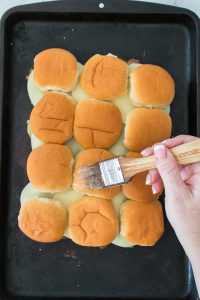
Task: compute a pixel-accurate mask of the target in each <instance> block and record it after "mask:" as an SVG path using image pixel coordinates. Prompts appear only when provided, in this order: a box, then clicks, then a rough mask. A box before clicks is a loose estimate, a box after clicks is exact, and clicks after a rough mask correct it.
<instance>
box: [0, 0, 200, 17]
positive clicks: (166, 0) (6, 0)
mask: <svg viewBox="0 0 200 300" xmlns="http://www.w3.org/2000/svg"><path fill="white" fill-rule="evenodd" d="M45 1H46V0H0V18H1V16H2V14H3V13H4V12H5V11H6V10H7V9H9V8H10V7H13V6H16V5H22V4H29V3H36V2H45ZM48 1H54V0H48ZM80 1H84V0H80ZM136 1H137V0H136ZM140 1H146V2H154V3H161V4H168V5H175V6H179V7H184V8H188V9H190V10H192V11H194V12H195V13H196V14H197V15H198V16H199V17H200V0H152V1H151V0H140ZM99 2H103V0H100V1H99Z"/></svg>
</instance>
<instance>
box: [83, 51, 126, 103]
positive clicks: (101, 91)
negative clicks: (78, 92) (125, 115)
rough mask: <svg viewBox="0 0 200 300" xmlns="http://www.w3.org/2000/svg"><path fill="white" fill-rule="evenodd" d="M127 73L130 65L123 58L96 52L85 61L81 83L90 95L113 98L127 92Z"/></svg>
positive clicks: (106, 98)
mask: <svg viewBox="0 0 200 300" xmlns="http://www.w3.org/2000/svg"><path fill="white" fill-rule="evenodd" d="M127 74H128V65H127V63H125V62H124V61H123V60H121V59H119V58H117V57H112V56H108V55H99V54H96V55H94V56H92V57H91V58H90V59H89V60H88V61H87V62H86V63H85V65H84V67H83V70H82V73H81V78H80V84H81V87H82V89H83V90H84V91H85V92H86V93H87V94H88V95H89V96H90V97H94V98H97V99H99V100H111V99H115V98H119V97H122V96H123V95H125V94H126V91H127Z"/></svg>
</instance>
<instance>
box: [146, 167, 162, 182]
mask: <svg viewBox="0 0 200 300" xmlns="http://www.w3.org/2000/svg"><path fill="white" fill-rule="evenodd" d="M160 179H161V178H160V175H159V173H158V170H156V169H153V170H150V171H149V173H148V174H147V177H146V184H147V185H152V184H153V183H155V182H156V181H158V180H160Z"/></svg>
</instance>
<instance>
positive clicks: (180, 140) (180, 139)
mask: <svg viewBox="0 0 200 300" xmlns="http://www.w3.org/2000/svg"><path fill="white" fill-rule="evenodd" d="M196 139H198V138H197V137H195V136H192V135H178V136H176V137H174V138H171V139H167V140H165V141H163V142H162V143H163V144H164V145H165V146H166V147H167V148H172V147H176V146H178V145H181V144H184V143H188V142H191V141H194V140H196Z"/></svg>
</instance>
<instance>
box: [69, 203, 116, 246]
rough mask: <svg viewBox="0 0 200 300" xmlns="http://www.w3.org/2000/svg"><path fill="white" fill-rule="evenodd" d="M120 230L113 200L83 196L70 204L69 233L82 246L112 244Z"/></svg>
mask: <svg viewBox="0 0 200 300" xmlns="http://www.w3.org/2000/svg"><path fill="white" fill-rule="evenodd" d="M118 231H119V224H118V218H117V215H116V213H115V210H114V208H113V205H112V202H110V201H108V200H105V199H101V198H96V197H83V198H82V199H81V200H79V201H77V202H75V203H74V204H72V205H71V206H70V211H69V234H70V237H71V239H72V240H73V241H74V242H75V243H77V244H79V245H82V246H90V247H100V246H105V245H108V244H110V243H111V242H112V241H113V240H114V239H115V237H116V236H117V234H118Z"/></svg>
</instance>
